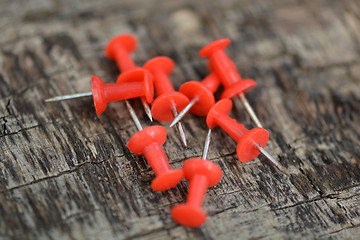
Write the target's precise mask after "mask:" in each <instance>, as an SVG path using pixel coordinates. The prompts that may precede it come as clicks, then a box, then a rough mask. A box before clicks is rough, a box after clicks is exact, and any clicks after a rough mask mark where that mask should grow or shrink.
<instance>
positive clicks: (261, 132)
mask: <svg viewBox="0 0 360 240" xmlns="http://www.w3.org/2000/svg"><path fill="white" fill-rule="evenodd" d="M268 141H269V132H268V131H266V130H265V129H263V128H260V127H256V128H253V129H250V130H249V131H248V132H246V133H245V134H244V135H243V136H242V138H241V139H240V140H239V142H238V145H237V147H236V152H237V155H238V157H239V159H240V161H241V162H249V161H251V160H253V159H254V158H256V157H257V156H258V155H259V153H260V152H259V150H258V149H257V148H256V147H255V144H259V145H260V146H261V147H265V146H266V144H267V142H268ZM254 143H255V144H254Z"/></svg>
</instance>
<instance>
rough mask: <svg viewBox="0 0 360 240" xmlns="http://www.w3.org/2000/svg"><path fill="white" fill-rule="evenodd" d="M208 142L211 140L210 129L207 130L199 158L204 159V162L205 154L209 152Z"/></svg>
mask: <svg viewBox="0 0 360 240" xmlns="http://www.w3.org/2000/svg"><path fill="white" fill-rule="evenodd" d="M210 140H211V128H209V131H208V133H207V135H206V138H205V144H204V149H203V153H202V156H201V158H202V159H204V160H206V158H207V154H208V152H209V145H210Z"/></svg>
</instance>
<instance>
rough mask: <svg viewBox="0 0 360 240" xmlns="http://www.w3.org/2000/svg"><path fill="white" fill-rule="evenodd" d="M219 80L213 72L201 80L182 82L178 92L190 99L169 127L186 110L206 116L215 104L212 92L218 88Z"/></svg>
mask: <svg viewBox="0 0 360 240" xmlns="http://www.w3.org/2000/svg"><path fill="white" fill-rule="evenodd" d="M219 85H220V80H219V79H218V78H217V77H216V75H215V74H210V75H208V76H207V77H206V78H205V79H204V80H202V81H201V82H197V81H189V82H186V83H184V84H183V85H182V86H181V87H180V89H179V92H181V93H183V94H184V95H185V96H186V97H187V98H188V99H191V101H190V102H189V104H188V105H186V107H185V108H184V109H183V110H182V111H181V112H180V113H179V114H178V115H177V117H175V118H174V120H173V121H172V122H171V124H170V127H172V126H174V124H176V123H177V122H179V121H180V120H181V119H182V118H183V116H184V115H185V114H186V113H187V112H189V111H190V112H191V113H193V114H195V115H197V116H201V117H202V116H206V115H207V113H208V112H209V110H210V108H211V107H212V106H213V105H214V104H215V98H214V92H216V90H217V89H218V87H219Z"/></svg>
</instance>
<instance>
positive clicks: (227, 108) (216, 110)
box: [206, 99, 233, 128]
mask: <svg viewBox="0 0 360 240" xmlns="http://www.w3.org/2000/svg"><path fill="white" fill-rule="evenodd" d="M232 106H233V104H232V102H231V101H230V100H228V99H224V100H221V101H218V102H217V103H216V104H215V105H214V106H213V107H212V108H211V109H210V110H209V112H208V115H207V117H206V124H207V125H208V127H209V128H215V127H217V126H218V121H217V120H216V117H217V116H218V115H228V114H229V113H230V112H231V109H232Z"/></svg>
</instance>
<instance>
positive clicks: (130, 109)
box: [125, 100, 143, 131]
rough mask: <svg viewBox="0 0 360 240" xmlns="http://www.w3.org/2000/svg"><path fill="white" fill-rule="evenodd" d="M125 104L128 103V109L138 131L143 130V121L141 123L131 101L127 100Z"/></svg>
mask: <svg viewBox="0 0 360 240" xmlns="http://www.w3.org/2000/svg"><path fill="white" fill-rule="evenodd" d="M125 104H126V108H127V109H128V111H129V113H130V116H131V119H132V120H133V121H134V123H135V126H136V128H137V129H138V131H141V130H143V128H142V126H141V123H140V121H139V119H138V118H137V116H136V113H135V111H134V109H133V107H132V106H131V105H130V103H129V101H128V100H125Z"/></svg>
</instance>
